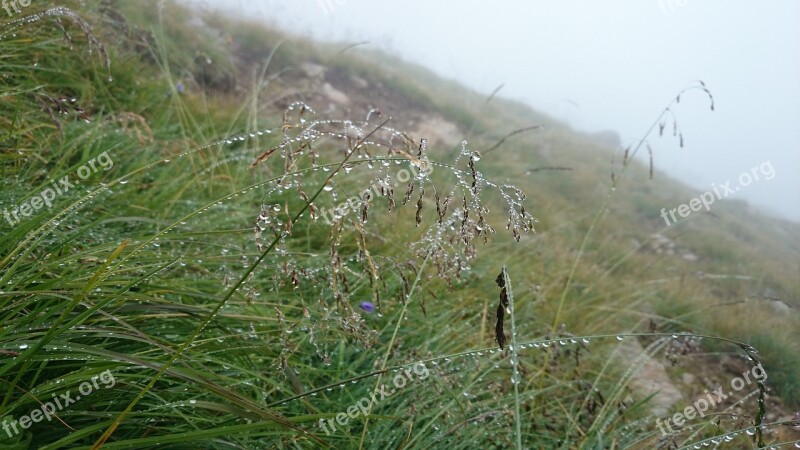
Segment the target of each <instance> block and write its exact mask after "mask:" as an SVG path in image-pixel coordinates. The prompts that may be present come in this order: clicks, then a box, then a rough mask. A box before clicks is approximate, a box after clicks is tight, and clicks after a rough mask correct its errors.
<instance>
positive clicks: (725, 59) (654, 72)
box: [184, 0, 800, 222]
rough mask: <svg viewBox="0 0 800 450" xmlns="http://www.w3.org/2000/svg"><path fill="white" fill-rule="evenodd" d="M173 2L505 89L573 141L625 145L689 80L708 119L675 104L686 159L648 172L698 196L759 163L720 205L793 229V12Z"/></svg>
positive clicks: (419, 2)
mask: <svg viewBox="0 0 800 450" xmlns="http://www.w3.org/2000/svg"><path fill="white" fill-rule="evenodd" d="M184 2H185V3H188V4H192V5H196V6H198V7H210V8H213V9H219V10H221V11H224V12H226V13H229V14H232V15H237V16H246V17H248V18H250V19H258V18H260V19H261V20H263V21H264V22H266V23H269V24H271V25H273V26H276V27H278V28H280V29H282V30H284V31H286V32H289V33H290V34H295V35H303V36H310V37H313V38H315V39H317V40H321V41H328V42H331V41H341V42H348V43H356V42H364V41H368V42H369V44H367V45H368V46H371V47H372V48H377V49H381V50H384V51H386V52H389V53H392V54H395V55H397V56H400V57H401V58H403V59H405V60H407V61H410V62H414V63H416V64H419V65H421V66H424V67H426V68H428V69H430V70H432V71H434V72H435V73H437V74H439V75H441V76H443V77H445V78H449V79H454V80H457V81H459V82H461V83H462V84H464V85H466V86H469V87H470V88H472V89H475V90H477V91H479V92H482V93H485V94H486V95H488V94H489V93H491V92H492V91H493V90H494V89H495V88H496V87H498V86H499V85H501V84H503V85H504V87H503V89H502V90H501V91H500V94H499V95H501V96H503V97H507V98H511V99H515V100H519V101H522V102H525V103H527V104H528V105H530V106H531V107H533V108H535V109H537V110H539V111H542V112H544V113H546V114H549V115H551V116H553V117H554V118H555V119H559V120H562V121H564V122H566V123H568V124H569V125H571V126H572V127H574V128H575V129H577V130H580V131H586V132H597V131H604V130H613V131H616V132H617V133H619V135H620V137H621V139H622V142H623V145H627V144H630V143H633V142H635V141H638V139H640V138H641V137H642V136H643V134H644V133H645V132H646V131H647V129H648V128H649V127H650V125H651V124H652V122H653V120H654V119H655V117H656V116H657V115H658V114H659V113H660V112H661V110H662V109H663V108H664V106H666V105H667V103H668V102H669V101H670V100H671V99H672V98H674V96H675V95H676V94H677V93H678V92H679V91H680V90H681V89H682V88H684V87H685V86H686V85H688V84H689V83H690V82H691V81H692V80H696V79H701V80H703V81H704V82H705V83H706V85H707V86H708V88H709V89H710V90H711V92H712V93H713V95H714V98H715V100H716V110H715V111H714V112H712V111H710V110H709V107H708V104H709V103H708V100H707V98H706V97H705V95H704V94H702V92H700V91H695V92H692V93H689V94H687V95H684V96H682V97H681V103H680V105H678V106H677V107H676V108H674V112H675V113H676V115H677V119H678V124H679V126H680V128H681V130H682V131H683V134H684V137H685V140H686V145H685V147H684V148H680V147H679V145H678V142H677V140H675V139H671V138H663V139H658V138H655V139H653V140H652V141H651V142H652V144H653V147H654V150H655V165H656V168H657V169H658V170H661V171H664V172H666V173H667V174H669V175H671V176H672V177H675V178H677V179H679V180H681V181H683V182H684V183H686V184H688V185H690V186H692V187H693V188H695V189H696V190H697V194H700V193H702V192H705V191H707V190H710V188H711V184H712V183H716V184H717V185H719V184H722V183H725V182H727V181H731V186H736V185H738V181H737V180H738V177H739V175H740V174H742V173H743V172H749V171H750V169H751V168H754V167H758V166H761V165H762V164H764V163H766V162H770V163H771V164H772V167H773V168H774V170H775V175H774V178H773V179H772V180H769V181H767V180H761V181H757V182H754V183H752V184H751V185H749V186H747V187H744V188H742V189H741V190H740V191H738V192H736V193H735V194H733V195H731V196H730V197H729V198H740V199H743V200H746V201H748V202H750V203H751V204H753V205H755V206H758V207H760V209H762V210H764V211H765V212H768V213H770V214H772V215H775V216H778V217H783V218H788V219H791V220H794V221H798V222H800V176H798V174H799V173H800V151H798V150H800V2H795V1H790V0H782V1H770V2H760V3H757V4H756V3H753V2H748V1H744V0H736V1H722V0H703V1H699V0H644V1H643V0H613V1H603V2H602V3H600V2H586V1H577V0H560V1H557V2H556V1H550V2H545V1H535V2H531V1H525V0H505V1H499V2H486V1H477V0H465V1H458V2H456V1H439V2H430V1H424V0H406V1H402V2H401V1H374V0H372V1H369V0H295V1H292V2H286V1H279V0H248V1H244V0H184ZM670 126H671V124H668V128H667V130H669V127H670ZM666 134H667V133H666V132H665V135H666ZM656 182H657V179H656ZM688 200H689V199H688V198H687V199H686V201H687V202H688ZM659 206H663V207H666V208H668V209H669V208H674V207H676V206H678V205H659Z"/></svg>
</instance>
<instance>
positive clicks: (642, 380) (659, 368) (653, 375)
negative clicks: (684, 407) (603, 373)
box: [618, 339, 684, 417]
mask: <svg viewBox="0 0 800 450" xmlns="http://www.w3.org/2000/svg"><path fill="white" fill-rule="evenodd" d="M618 352H619V353H618V354H619V356H620V357H621V358H622V359H623V364H625V366H626V367H627V366H634V367H635V368H636V369H638V370H635V372H634V373H633V375H632V376H631V379H630V382H629V383H628V385H629V386H630V388H631V390H632V391H633V392H634V393H635V394H636V396H637V400H641V399H643V398H646V397H648V396H650V395H653V397H652V398H651V399H650V402H649V404H648V406H649V407H650V414H652V415H654V416H656V417H665V416H666V415H667V414H668V413H669V412H670V409H671V408H672V406H674V405H675V404H676V403H678V402H683V401H684V398H683V393H681V391H680V390H678V388H677V387H675V385H674V384H672V380H670V378H669V375H667V370H666V367H664V364H662V363H661V361H658V360H657V359H655V358H653V357H652V356H650V355H649V354H647V353H645V350H644V348H642V346H641V345H640V344H639V342H638V341H637V340H635V339H626V340H625V341H623V342H622V343H621V344H620V347H619V350H618Z"/></svg>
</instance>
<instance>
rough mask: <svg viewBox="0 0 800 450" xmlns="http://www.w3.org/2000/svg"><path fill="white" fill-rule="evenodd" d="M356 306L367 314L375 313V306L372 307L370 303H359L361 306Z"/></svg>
mask: <svg viewBox="0 0 800 450" xmlns="http://www.w3.org/2000/svg"><path fill="white" fill-rule="evenodd" d="M358 306H360V307H361V309H363V310H364V311H366V312H368V313H372V312H373V311H375V305H373V304H372V303H371V302H361V304H360V305H358Z"/></svg>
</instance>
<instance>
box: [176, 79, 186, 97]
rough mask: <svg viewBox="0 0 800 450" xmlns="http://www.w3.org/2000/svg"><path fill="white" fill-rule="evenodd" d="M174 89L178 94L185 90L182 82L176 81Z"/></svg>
mask: <svg viewBox="0 0 800 450" xmlns="http://www.w3.org/2000/svg"><path fill="white" fill-rule="evenodd" d="M175 89H176V90H177V91H178V93H179V94H183V91H184V90H185V89H186V88H185V87H184V86H183V82H182V81H178V84H176V85H175Z"/></svg>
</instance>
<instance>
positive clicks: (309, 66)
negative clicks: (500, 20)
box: [300, 62, 326, 78]
mask: <svg viewBox="0 0 800 450" xmlns="http://www.w3.org/2000/svg"><path fill="white" fill-rule="evenodd" d="M300 68H301V69H303V72H305V73H306V76H307V77H309V78H322V76H323V75H325V70H326V69H325V66H321V65H319V64H314V63H311V62H306V63H303V64H302V65H301V66H300Z"/></svg>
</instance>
